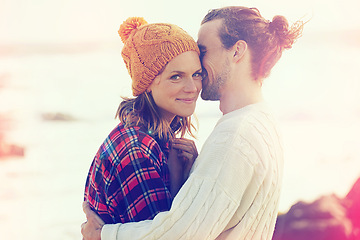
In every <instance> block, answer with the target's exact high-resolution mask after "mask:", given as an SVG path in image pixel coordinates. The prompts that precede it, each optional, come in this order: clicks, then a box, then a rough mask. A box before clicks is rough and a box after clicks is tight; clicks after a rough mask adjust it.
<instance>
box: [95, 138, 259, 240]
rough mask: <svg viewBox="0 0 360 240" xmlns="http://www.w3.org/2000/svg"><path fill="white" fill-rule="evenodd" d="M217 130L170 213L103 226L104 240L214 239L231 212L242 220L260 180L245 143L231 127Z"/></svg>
mask: <svg viewBox="0 0 360 240" xmlns="http://www.w3.org/2000/svg"><path fill="white" fill-rule="evenodd" d="M220 132H221V134H216V133H213V134H212V136H210V137H209V139H208V140H207V143H205V144H204V147H203V149H202V152H201V154H200V155H199V157H198V159H197V160H196V164H195V166H194V168H193V172H192V173H191V175H190V177H189V179H188V180H187V181H186V183H185V184H184V185H183V187H182V188H181V189H180V191H179V193H178V194H177V196H176V197H175V198H174V201H173V205H172V207H171V209H170V210H169V211H167V212H162V213H159V214H158V215H157V216H156V217H155V218H154V219H153V220H152V221H142V222H138V223H128V224H114V225H104V227H103V229H102V233H101V234H102V235H101V236H102V239H103V240H115V239H116V240H120V239H215V238H216V237H217V236H218V235H219V234H220V233H221V232H222V231H224V230H225V228H226V227H227V226H228V224H229V222H230V220H231V219H232V218H233V216H234V214H235V212H236V214H237V215H238V216H237V217H238V218H239V219H241V215H243V214H245V211H246V209H247V208H244V210H243V211H241V210H240V211H239V205H240V203H241V202H242V201H244V202H246V203H249V202H251V199H250V200H249V199H246V198H245V196H244V193H245V192H246V191H248V189H247V188H248V187H249V186H251V185H250V182H254V181H255V182H256V181H259V182H261V180H254V178H255V177H256V176H255V174H254V172H255V171H254V169H255V167H257V166H255V163H256V159H255V158H256V152H255V150H254V148H252V147H251V146H250V145H249V144H246V142H242V141H240V142H239V139H237V134H236V133H234V131H233V132H232V133H231V132H227V131H220ZM235 132H236V131H235ZM229 134H230V135H229ZM252 187H253V186H252ZM252 191H254V192H256V189H252ZM239 215H240V216H239Z"/></svg>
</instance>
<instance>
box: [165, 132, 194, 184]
mask: <svg viewBox="0 0 360 240" xmlns="http://www.w3.org/2000/svg"><path fill="white" fill-rule="evenodd" d="M171 147H172V148H173V149H176V150H177V156H178V159H179V160H180V161H181V162H182V165H183V181H184V182H185V181H186V179H187V178H188V177H189V174H190V170H191V167H192V165H193V164H194V162H195V159H196V158H197V156H198V151H197V149H196V145H195V142H194V141H192V140H189V139H186V138H175V139H173V140H172V141H171Z"/></svg>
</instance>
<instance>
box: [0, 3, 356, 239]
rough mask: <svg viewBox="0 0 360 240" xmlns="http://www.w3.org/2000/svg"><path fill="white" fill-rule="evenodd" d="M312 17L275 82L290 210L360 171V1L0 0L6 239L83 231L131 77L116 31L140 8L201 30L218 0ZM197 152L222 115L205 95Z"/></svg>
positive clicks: (271, 91) (0, 204)
mask: <svg viewBox="0 0 360 240" xmlns="http://www.w3.org/2000/svg"><path fill="white" fill-rule="evenodd" d="M227 5H243V6H247V7H257V8H258V9H259V10H260V12H261V13H262V15H263V16H264V17H265V18H267V19H269V20H271V19H272V17H273V16H275V15H284V16H285V17H286V18H287V19H288V20H289V22H290V23H293V22H295V21H297V20H303V21H308V23H306V25H305V27H304V32H303V36H302V37H301V38H300V39H299V40H298V41H297V42H296V43H295V44H294V46H293V49H290V50H288V51H285V52H284V54H283V57H282V59H281V60H280V61H279V63H278V64H277V65H276V66H275V68H274V69H273V71H272V73H271V75H270V77H269V78H268V79H266V81H265V83H264V92H265V97H266V100H267V101H268V103H269V104H270V106H271V107H272V108H273V110H274V113H275V114H276V116H277V118H278V120H279V122H280V124H281V128H282V132H283V137H284V143H285V145H284V147H285V171H284V183H283V190H282V195H281V203H280V211H281V212H286V211H288V209H289V208H290V207H291V205H292V204H294V203H295V202H297V201H299V200H302V201H313V200H315V199H317V198H318V197H320V196H323V195H327V194H336V195H338V196H340V197H343V196H344V195H345V194H346V193H347V192H348V191H349V189H350V188H351V186H352V184H353V183H354V182H355V181H356V179H357V178H358V177H360V149H359V146H360V140H359V136H360V94H359V91H360V75H359V73H358V71H359V69H360V57H359V56H360V17H359V14H358V10H359V7H360V3H359V1H357V0H347V1H340V0H326V1H325V0H303V1H295V2H293V1H286V0H273V1H267V0H242V1H240V0H239V1H235V0H232V1H231V0H228V1H226V0H208V1H191V0H182V1H165V0H164V1H161V0H151V1H148V0H138V1H121V0H117V1H115V0H107V1H94V0H87V1H85V0H71V1H70V0H62V1H59V0H52V1H45V0H32V1H30V0H15V1H14V0H12V1H10V0H0V238H1V239H14V240H17V239H25V238H26V239H70V240H71V239H81V234H80V224H81V223H82V222H83V221H85V217H84V215H83V213H82V208H81V204H82V201H83V190H84V184H85V179H86V175H87V172H88V169H89V166H90V163H91V161H92V158H93V157H94V155H95V153H96V152H97V150H98V147H99V146H100V144H101V143H102V141H103V140H104V139H105V137H106V136H107V135H108V133H109V132H110V131H111V130H112V129H113V127H114V126H115V125H116V124H117V120H115V119H114V116H115V112H116V109H117V106H118V104H119V103H120V101H121V96H131V91H130V84H131V80H130V77H129V76H128V74H127V70H126V68H125V65H124V63H123V61H122V58H121V54H120V52H121V48H122V43H121V41H120V38H119V36H118V34H117V30H118V28H119V26H120V24H121V23H122V22H123V21H124V20H125V19H126V18H127V17H130V16H141V17H144V18H145V19H146V20H147V21H148V22H149V23H153V22H169V23H174V24H177V25H179V26H181V27H182V28H184V29H185V30H186V31H188V32H189V33H190V34H191V35H192V36H193V37H194V38H195V39H197V31H198V29H199V26H200V22H201V19H202V18H203V16H204V15H205V14H206V13H207V12H208V10H210V9H212V8H217V7H222V6H227ZM196 114H197V117H198V120H199V133H198V140H197V141H196V143H197V147H198V150H200V149H201V146H202V144H203V142H204V141H205V139H206V138H207V136H208V135H209V133H210V132H211V130H212V128H213V126H214V125H215V124H216V121H217V119H218V118H219V117H220V116H221V114H220V111H219V109H218V103H217V102H204V101H201V100H199V102H198V105H197V110H196Z"/></svg>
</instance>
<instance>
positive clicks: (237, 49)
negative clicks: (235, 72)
mask: <svg viewBox="0 0 360 240" xmlns="http://www.w3.org/2000/svg"><path fill="white" fill-rule="evenodd" d="M246 50H247V43H246V42H245V41H244V40H239V41H237V42H236V43H235V44H234V46H233V47H232V51H233V53H234V55H233V60H234V62H238V61H240V60H241V59H242V57H243V56H244V54H245V52H246Z"/></svg>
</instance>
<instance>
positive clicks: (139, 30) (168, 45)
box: [118, 17, 200, 96]
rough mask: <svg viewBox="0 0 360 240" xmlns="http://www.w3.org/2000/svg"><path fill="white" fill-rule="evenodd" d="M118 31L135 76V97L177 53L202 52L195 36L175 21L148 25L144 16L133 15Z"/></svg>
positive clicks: (133, 86) (125, 59) (129, 65)
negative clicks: (173, 22) (174, 22)
mask: <svg viewBox="0 0 360 240" xmlns="http://www.w3.org/2000/svg"><path fill="white" fill-rule="evenodd" d="M118 33H119V35H120V37H121V40H122V42H123V43H124V47H123V49H122V52H121V55H122V57H123V59H124V62H125V64H126V68H127V69H128V72H129V74H130V76H131V79H132V90H133V95H134V96H138V95H140V94H141V93H143V92H145V91H146V89H147V88H148V87H149V86H150V84H151V83H152V81H153V80H154V79H155V77H156V76H157V75H158V74H159V73H160V72H161V71H162V70H163V68H164V67H165V65H166V64H167V63H168V62H170V61H171V60H172V59H173V58H174V57H176V56H177V55H179V54H181V53H184V52H187V51H196V52H197V53H198V54H199V53H200V52H199V48H198V46H197V44H196V42H195V41H194V39H193V38H192V37H191V36H190V35H189V34H188V33H186V32H185V31H184V30H183V29H181V28H180V27H178V26H176V25H173V24H167V23H154V24H147V22H146V21H145V20H144V19H143V18H139V17H130V18H128V19H127V20H126V21H124V22H123V23H122V24H121V26H120V29H119V31H118Z"/></svg>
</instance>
